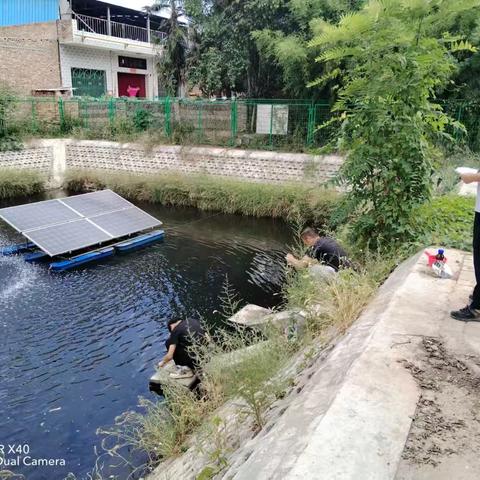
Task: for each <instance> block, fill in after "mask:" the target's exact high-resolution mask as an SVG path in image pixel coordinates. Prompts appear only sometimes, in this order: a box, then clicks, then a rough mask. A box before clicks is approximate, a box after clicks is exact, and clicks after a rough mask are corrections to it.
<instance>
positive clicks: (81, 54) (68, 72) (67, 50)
mask: <svg viewBox="0 0 480 480" xmlns="http://www.w3.org/2000/svg"><path fill="white" fill-rule="evenodd" d="M72 68H89V69H92V70H105V72H106V77H107V91H111V92H113V91H114V85H113V75H112V63H111V55H110V52H109V51H108V50H94V49H93V48H79V47H74V46H72V45H60V70H61V72H62V83H63V86H64V87H72Z"/></svg>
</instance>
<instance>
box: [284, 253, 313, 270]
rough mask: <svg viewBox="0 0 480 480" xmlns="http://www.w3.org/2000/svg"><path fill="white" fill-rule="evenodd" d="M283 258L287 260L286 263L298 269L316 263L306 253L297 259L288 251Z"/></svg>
mask: <svg viewBox="0 0 480 480" xmlns="http://www.w3.org/2000/svg"><path fill="white" fill-rule="evenodd" d="M285 258H286V260H287V264H288V265H290V266H291V267H294V268H298V269H302V268H307V267H309V266H310V265H313V264H314V263H316V261H315V260H314V259H313V258H310V257H309V256H307V255H305V256H304V257H303V258H302V259H298V258H296V257H295V256H294V255H292V254H291V253H289V254H288V255H287V256H286V257H285Z"/></svg>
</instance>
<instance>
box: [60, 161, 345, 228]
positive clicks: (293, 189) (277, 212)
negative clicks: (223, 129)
mask: <svg viewBox="0 0 480 480" xmlns="http://www.w3.org/2000/svg"><path fill="white" fill-rule="evenodd" d="M65 187H66V189H67V190H68V191H69V192H76V193H80V192H84V191H86V190H88V189H100V188H106V187H108V188H111V189H112V190H115V191H116V192H117V193H118V194H120V195H122V196H124V197H126V198H129V199H132V200H139V201H149V202H153V203H159V204H162V205H174V206H188V207H195V208H198V209H200V210H211V211H218V212H223V213H230V214H241V215H248V216H253V217H273V218H283V219H285V220H292V219H297V218H301V219H302V221H304V222H310V223H313V224H315V225H325V224H328V223H329V220H330V216H331V214H332V211H333V209H334V207H335V205H336V203H337V201H338V197H339V194H338V193H336V192H335V191H333V190H328V189H326V188H322V187H319V186H308V185H304V184H300V183H298V184H297V183H295V184H278V185H276V184H266V183H256V182H247V181H242V180H235V179H229V178H225V177H214V176H207V175H181V174H173V173H172V174H162V175H151V176H136V175H126V174H124V175H122V174H111V173H102V172H84V171H77V172H75V171H72V172H70V173H68V176H67V179H66V182H65Z"/></svg>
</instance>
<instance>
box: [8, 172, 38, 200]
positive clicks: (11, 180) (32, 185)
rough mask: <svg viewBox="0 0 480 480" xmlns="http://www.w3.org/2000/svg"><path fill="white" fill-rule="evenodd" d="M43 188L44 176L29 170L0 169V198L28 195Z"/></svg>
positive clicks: (35, 193)
mask: <svg viewBox="0 0 480 480" xmlns="http://www.w3.org/2000/svg"><path fill="white" fill-rule="evenodd" d="M44 190H45V178H43V177H42V175H41V174H39V173H37V172H33V171H29V170H16V169H10V168H2V169H0V200H9V199H12V198H20V197H30V196H33V195H38V194H40V193H42V192H43V191H44Z"/></svg>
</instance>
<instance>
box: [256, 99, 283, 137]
mask: <svg viewBox="0 0 480 480" xmlns="http://www.w3.org/2000/svg"><path fill="white" fill-rule="evenodd" d="M257 133H258V134H262V135H270V134H272V135H286V134H287V133H288V105H271V104H265V105H257Z"/></svg>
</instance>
